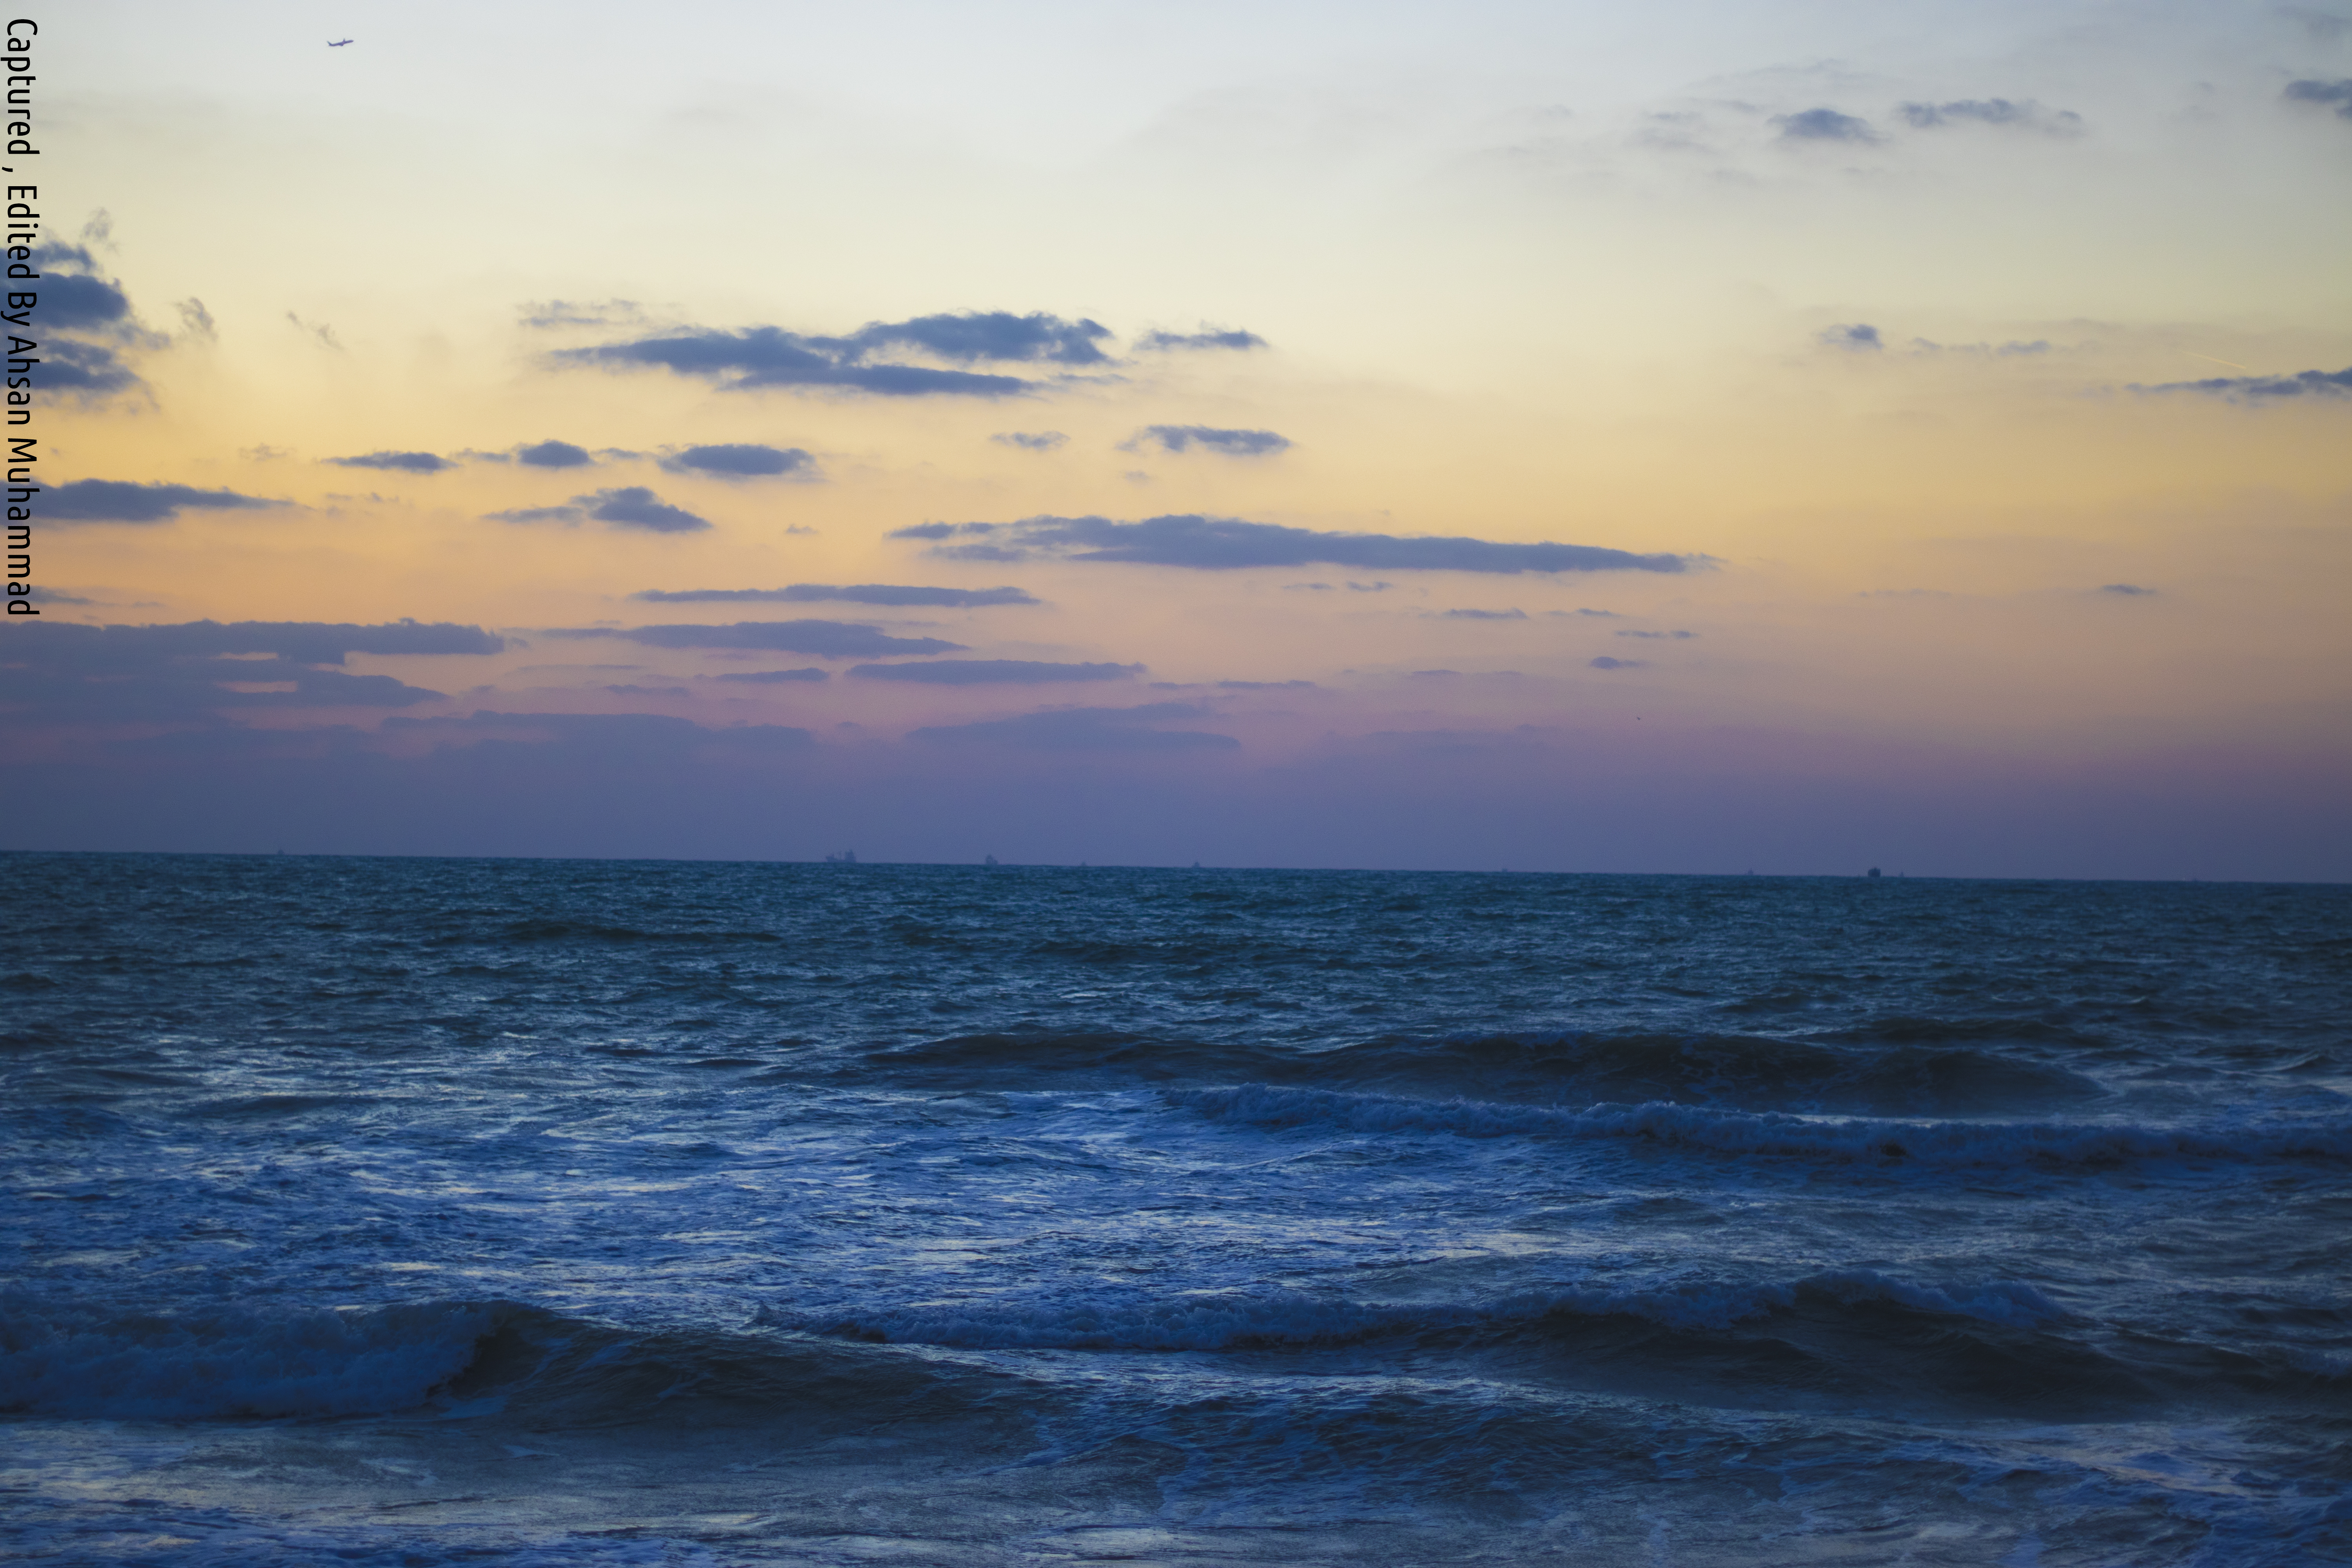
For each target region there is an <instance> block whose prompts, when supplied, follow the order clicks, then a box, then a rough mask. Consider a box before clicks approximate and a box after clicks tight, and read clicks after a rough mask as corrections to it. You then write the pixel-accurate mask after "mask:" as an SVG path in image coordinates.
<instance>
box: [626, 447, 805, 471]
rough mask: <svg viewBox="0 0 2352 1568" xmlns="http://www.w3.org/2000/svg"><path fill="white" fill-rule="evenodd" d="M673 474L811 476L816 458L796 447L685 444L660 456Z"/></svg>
mask: <svg viewBox="0 0 2352 1568" xmlns="http://www.w3.org/2000/svg"><path fill="white" fill-rule="evenodd" d="M661 466H662V467H663V468H667V469H668V470H669V471H670V472H671V473H673V474H688V473H693V474H717V475H719V476H720V477H721V478H724V479H772V478H774V477H775V476H777V475H780V474H800V475H803V476H804V477H813V476H814V474H815V472H816V459H815V458H812V457H810V456H809V455H808V454H807V453H806V452H804V451H803V450H801V448H799V447H761V446H756V445H751V444H747V443H740V442H730V443H725V444H722V445H719V446H716V447H688V448H686V450H684V451H682V452H677V453H673V454H671V455H670V456H669V457H667V458H663V459H662V460H661Z"/></svg>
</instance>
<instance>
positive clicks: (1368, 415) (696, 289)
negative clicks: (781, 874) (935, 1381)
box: [0, 0, 2352, 880]
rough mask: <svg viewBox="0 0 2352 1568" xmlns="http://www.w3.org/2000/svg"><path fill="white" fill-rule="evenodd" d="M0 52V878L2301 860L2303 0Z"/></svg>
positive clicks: (2328, 180) (2308, 664) (418, 34)
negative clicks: (280, 853) (0, 59)
mask: <svg viewBox="0 0 2352 1568" xmlns="http://www.w3.org/2000/svg"><path fill="white" fill-rule="evenodd" d="M345 38H348V39H349V40H350V42H348V43H347V44H343V45H341V46H340V47H329V46H330V44H331V42H332V41H333V40H337V39H345ZM19 58H26V59H30V60H32V61H33V62H34V68H33V69H34V74H35V75H36V76H37V83H36V84H35V87H34V101H33V121H32V133H31V135H30V136H29V138H27V142H28V144H30V145H33V146H36V147H37V149H38V150H37V153H33V154H32V155H30V156H26V155H24V154H22V153H16V163H15V164H13V165H11V166H10V167H11V173H10V174H8V175H7V177H8V178H10V179H12V180H23V181H29V182H30V183H33V184H37V190H38V195H37V210H38V212H39V215H40V216H39V218H38V223H39V226H40V233H39V245H38V247H37V250H36V251H35V253H34V260H33V266H34V268H35V269H37V270H38V271H39V272H40V274H41V276H40V279H39V280H38V281H37V283H35V284H33V285H32V287H33V288H34V289H35V290H36V292H37V305H36V306H35V308H34V310H33V315H32V325H31V329H30V331H26V329H24V328H21V327H20V328H19V329H17V330H18V331H20V332H23V333H25V335H26V336H29V337H30V338H31V339H33V340H34V341H36V342H38V343H39V344H40V345H41V347H40V349H39V351H38V353H39V354H40V357H41V362H42V363H41V364H40V365H39V366H38V367H37V370H36V371H35V372H34V374H33V380H34V382H35V399H36V401H35V406H34V409H33V417H32V421H31V423H30V424H29V425H28V426H23V427H15V428H12V430H11V432H10V433H11V434H12V435H16V436H23V435H26V434H28V433H29V434H31V435H32V436H33V437H35V438H36V439H37V467H38V480H39V482H40V483H41V485H42V486H43V489H42V492H41V493H40V494H39V495H38V496H37V498H36V500H35V504H34V506H33V507H32V509H31V510H33V513H34V517H33V520H32V528H33V533H32V536H31V546H30V550H29V552H28V553H29V555H30V563H29V568H30V569H29V574H19V578H18V580H17V581H16V583H14V584H12V587H28V588H29V589H30V590H31V591H30V593H29V594H20V595H16V597H17V601H18V603H17V604H16V605H12V609H16V610H19V611H20V612H26V613H16V614H12V615H10V616H9V617H8V622H7V625H6V626H5V627H0V636H5V638H6V640H5V643H0V666H5V677H0V770H5V793H6V795H7V798H8V802H9V810H8V812H7V813H6V826H5V829H0V847H11V848H18V849H53V848H84V849H152V850H186V851H219V852H270V851H275V850H279V849H283V850H286V851H289V852H292V853H362V854H377V853H386V854H459V855H589V856H646V857H681V858H761V859H788V860H807V859H814V858H819V857H821V856H823V855H825V854H829V853H838V852H842V851H849V850H854V851H855V852H856V854H857V855H858V856H859V858H861V859H864V860H883V861H887V860H905V861H945V862H976V861H978V860H980V859H981V858H982V856H984V855H993V856H995V857H997V858H999V859H1001V860H1003V861H1006V862H1009V863H1061V864H1076V863H1080V862H1087V863H1092V864H1097V865H1100V864H1146V865H1190V864H1192V863H1194V862H1196V861H1197V862H1202V863H1205V864H1208V865H1213V866H1215V865H1223V866H1254V865H1262V866H1307V867H1318V866H1332V867H1394V868H1454V869H1472V870H1495V869H1505V868H1507V869H1514V870H1528V871H1623V872H1676V873H1738V872H1745V871H1750V870H1753V871H1756V872H1759V873H1763V874H1834V875H1852V874H1857V873H1859V872H1860V871H1862V870H1864V868H1868V867H1871V866H1879V867H1882V868H1885V870H1886V871H1887V872H1888V873H1889V874H1894V873H1895V872H1898V871H1899V872H1903V873H1906V874H1909V875H1916V876H1931V875H1935V876H1999V877H2116V878H2210V879H2298V880H2301V879H2321V880H2343V879H2352V811H2347V804H2346V803H2347V801H2352V702H2348V701H2347V690H2348V689H2352V658H2347V653H2352V648H2347V642H2352V616H2347V615H2346V614H2345V613H2344V611H2343V608H2342V606H2343V604H2344V602H2345V596H2346V588H2345V584H2346V577H2347V566H2352V286H2348V285H2347V272H2346V269H2345V266H2344V259H2343V258H2345V256H2346V255H2347V254H2352V8H2347V7H2345V6H2343V5H2340V4H2339V5H2333V6H2331V5H2276V6H2264V5H2249V6H2214V5H2189V4H2134V3H2122V0H2106V3H2085V0H2037V3H2035V4H2032V5H2022V4H2007V3H1999V0H1996V3H1984V0H1974V3H1971V4H1968V5H1958V4H1941V3H1932V0H1922V3H1916V4H1910V5H1901V6H1888V5H1883V4H1873V5H1864V4H1858V3H1852V4H1849V3H1824V4H1799V3H1794V0H1677V3H1668V4H1661V5H1651V6H1643V7H1629V6H1624V5H1599V4H1561V3H1559V0H1551V3H1548V4H1544V5H1526V4H1517V3H1502V0H1469V3H1457V4H1454V5H1447V6H1444V7H1440V6H1435V5H1393V4H1387V5H1384V4H1368V3H1365V0H1351V3H1350V4H1348V5H1337V4H1321V3H1299V0H1291V3H1282V0H1256V3H1254V4H1252V5H1246V6H1244V5H1226V4H1218V3H1203V4H1193V5H1186V6H1183V7H1172V6H1166V5H1120V4H1104V3H1101V0H1096V3H1092V4H1087V5H1076V4H1059V3H1045V0H1002V3H999V4H994V5H986V6H979V5H969V4H964V5H946V4H929V3H916V0H876V3H873V4H867V5H859V6H854V7H843V6H836V5H827V6H817V5H799V4H773V3H763V4H761V5H749V4H719V3H709V0H706V3H701V4H683V5H674V6H671V7H667V8H666V9H664V10H663V11H662V12H661V13H660V14H658V15H657V16H656V15H653V14H649V13H647V12H646V11H644V10H643V9H642V8H641V7H622V6H619V5H606V4H601V3H596V0H590V3H585V4H583V3H578V0H573V3H569V4H566V5H562V6H556V5H538V4H530V3H510V4H502V5H496V6H482V5H449V4H443V3H438V0H424V3H416V0H411V3H407V4H403V5H375V4H352V5H327V6H320V5H278V4H261V3H238V0H227V3H225V4H223V5H215V6H207V7H203V8H200V9H191V8H188V7H182V6H164V5H154V4H122V3H120V0H81V3H80V4H79V5H76V6H74V7H73V8H72V9H71V10H70V11H58V12H55V13H53V14H52V15H51V16H50V17H49V18H48V19H47V21H45V22H44V23H43V24H42V30H41V32H40V34H39V35H38V37H37V39H35V41H34V42H33V44H32V45H31V46H30V47H28V48H23V49H20V51H19ZM10 68H11V69H12V70H14V69H17V68H18V67H17V66H16V65H14V64H12V65H11V67H10ZM12 134H14V132H12ZM26 170H29V171H30V174H27V173H26V172H25V171H26ZM16 548H17V546H16V545H15V544H12V546H11V549H12V550H15V549H16ZM15 567H16V563H15V562H14V559H13V557H12V571H14V570H15ZM32 611H37V614H32V613H29V612H32Z"/></svg>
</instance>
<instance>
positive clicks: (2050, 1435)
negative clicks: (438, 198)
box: [0, 854, 2352, 1568]
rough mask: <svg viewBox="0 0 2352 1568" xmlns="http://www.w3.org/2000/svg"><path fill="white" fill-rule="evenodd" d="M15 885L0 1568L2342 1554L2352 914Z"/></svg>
mask: <svg viewBox="0 0 2352 1568" xmlns="http://www.w3.org/2000/svg"><path fill="white" fill-rule="evenodd" d="M0 874H5V889H6V893H5V900H0V1075H5V1077H0V1083H5V1094H0V1116H5V1124H4V1125H5V1138H0V1555H5V1556H6V1557H7V1558H8V1559H9V1560H11V1561H16V1562H26V1563H104V1564H153V1565H157V1568H197V1565H203V1568H214V1565H223V1568H226V1565H243V1564H280V1563H334V1564H353V1565H360V1568H437V1565H440V1564H461V1563H462V1564H477V1565H492V1564H499V1565H508V1564H510V1565H515V1568H558V1565H569V1564H574V1563H596V1564H607V1563H610V1564H694V1565H705V1564H709V1565H733V1564H764V1563H824V1564H836V1563H838V1564H853V1563H856V1564H866V1563H891V1564H952V1565H957V1568H962V1565H978V1564H987V1565H998V1564H1005V1565H1010V1564H1055V1563H1102V1562H1123V1563H1202V1564H1208V1563H1285V1564H1318V1563H1334V1564H1337V1563H1348V1564H1360V1563H1398V1564H1424V1563H1511V1564H1517V1563H1589V1564H1609V1565H1616V1564H1628V1565H1641V1568H1651V1565H1668V1564H1725V1565H1729V1564H1739V1565H1743V1568H1744V1565H1757V1564H1842V1565H1859V1564H1918V1565H1928V1564H2000V1565H2003V1568H2060V1565H2067V1568H2073V1565H2077V1564H2079V1565H2083V1568H2155V1565H2161V1564H2198V1565H2215V1568H2221V1565H2228V1568H2241V1565H2249V1564H2278V1565H2301V1564H2308V1563H2345V1562H2352V1377H2347V1372H2352V1293H2347V1285H2348V1284H2352V1100H2347V1094H2352V889H2347V888H2344V887H2333V886H2263V885H2245V884H2235V885H2229V884H2213V885H2206V884H2188V883H2121V882H2036V881H1969V880H1940V879H1924V878H1897V877H1891V876H1890V877H1881V878H1866V877H1860V876H1855V877H1835V878H1782V877H1642V876H1549V875H1508V874H1492V875H1469V874H1436V873H1405V872H1375V871H1272V870H1238V871H1237V870H1217V869H1205V868H1189V869H1179V868H1154V869H1122V868H1025V867H1011V866H1005V867H987V866H892V865H848V864H842V865H807V864H767V863H718V862H650V861H643V862H627V861H584V860H572V861H560V860H499V859H425V858H314V857H297V856H268V857H205V856H157V855H66V854H56V855H52V854H10V855H6V856H0Z"/></svg>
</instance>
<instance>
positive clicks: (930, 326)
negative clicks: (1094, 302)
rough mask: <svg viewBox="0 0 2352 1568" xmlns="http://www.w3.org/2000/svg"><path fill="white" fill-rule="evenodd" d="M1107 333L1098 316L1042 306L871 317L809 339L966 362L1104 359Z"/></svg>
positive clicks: (855, 350) (857, 351) (857, 352)
mask: <svg viewBox="0 0 2352 1568" xmlns="http://www.w3.org/2000/svg"><path fill="white" fill-rule="evenodd" d="M1108 336H1110V329H1109V328H1108V327H1106V326H1104V325H1102V324H1101V323H1100V322H1098V321H1086V320H1084V319H1081V320H1078V321H1064V320H1063V319H1062V318H1061V317H1059V316H1051V315H1047V314H1046V313H1045V311H1043V310H1037V311H1033V312H1031V313H1030V314H1028V315H1026V316H1016V315H1014V314H1013V313H1012V312H1011V311H1009V310H966V311H963V312H961V313H960V314H948V315H937V316H917V317H914V318H913V319H912V320H909V321H869V322H868V323H866V325H865V326H863V327H860V328H859V329H858V330H857V331H855V332H853V333H851V334H850V335H849V336H848V337H846V338H813V339H810V340H809V341H810V342H816V343H823V344H824V345H826V346H828V347H838V348H840V349H842V350H845V351H846V352H847V353H851V354H852V355H854V356H862V355H864V354H866V353H871V352H873V351H874V350H875V349H877V348H885V347H901V348H913V349H920V350H922V351H923V352H924V353H930V354H936V355H938V356H939V357H940V358H941V359H946V360H954V361H956V362H957V363H961V364H970V363H972V362H974V361H976V360H1030V361H1040V360H1042V361H1048V362H1051V363H1055V364H1105V363H1108V362H1109V357H1110V356H1109V355H1108V354H1106V353H1103V352H1102V350H1100V349H1098V348H1097V347H1095V343H1096V342H1097V341H1098V340H1100V339H1103V338H1107V337H1108Z"/></svg>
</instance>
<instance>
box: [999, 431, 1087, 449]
mask: <svg viewBox="0 0 2352 1568" xmlns="http://www.w3.org/2000/svg"><path fill="white" fill-rule="evenodd" d="M989 439H990V440H992V441H993V442H995V443H996V444H997V445H998V446H1000V447H1020V448H1021V449H1022V450H1023V451H1024V452H1050V451H1052V450H1053V449H1054V448H1055V447H1065V446H1067V445H1068V444H1069V440H1070V438H1069V437H1067V436H1065V435H1063V434H1062V433H1061V432H1060V431H1059V430H1001V431H999V432H997V434H995V435H993V436H991V437H989Z"/></svg>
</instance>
